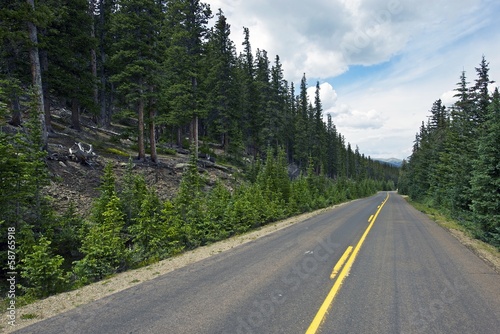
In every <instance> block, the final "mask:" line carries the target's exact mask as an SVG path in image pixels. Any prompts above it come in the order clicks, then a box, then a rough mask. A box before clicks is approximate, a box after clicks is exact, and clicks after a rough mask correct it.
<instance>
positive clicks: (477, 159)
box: [398, 57, 500, 249]
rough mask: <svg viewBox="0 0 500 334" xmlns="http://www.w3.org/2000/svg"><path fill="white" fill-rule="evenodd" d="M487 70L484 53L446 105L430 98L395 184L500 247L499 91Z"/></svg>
mask: <svg viewBox="0 0 500 334" xmlns="http://www.w3.org/2000/svg"><path fill="white" fill-rule="evenodd" d="M488 72H489V64H488V62H487V61H486V59H485V58H484V57H483V59H482V61H481V63H480V64H479V66H478V67H477V68H476V74H477V77H476V79H475V81H474V83H473V85H471V86H469V82H468V81H467V78H466V75H465V72H462V75H461V76H460V81H459V82H458V83H457V88H455V91H456V95H455V97H456V98H457V101H456V102H455V103H454V104H453V105H452V106H451V107H446V106H444V105H443V103H442V101H441V100H437V101H436V102H434V104H433V106H432V109H431V110H430V112H431V115H430V116H429V120H428V121H427V122H426V123H425V122H422V126H421V127H420V131H419V132H418V133H417V135H416V138H415V142H414V146H413V153H412V155H411V156H410V157H409V159H408V161H404V162H403V165H402V169H401V175H400V178H399V183H398V187H399V192H400V193H401V194H406V195H409V196H410V198H411V199H412V201H414V202H419V203H422V204H423V205H425V206H426V207H427V208H433V209H435V210H438V211H439V212H440V213H441V214H442V215H443V216H446V217H451V218H453V220H455V221H456V222H458V224H459V225H460V227H461V229H465V230H466V231H467V232H468V233H470V234H471V235H473V236H474V237H475V238H477V239H480V240H482V241H485V242H488V243H490V244H491V245H493V246H495V247H497V249H500V93H499V91H498V87H497V88H495V90H494V91H493V93H492V92H491V90H490V89H491V85H492V84H493V83H494V81H492V80H491V79H490V78H489V74H488ZM427 210H428V209H427Z"/></svg>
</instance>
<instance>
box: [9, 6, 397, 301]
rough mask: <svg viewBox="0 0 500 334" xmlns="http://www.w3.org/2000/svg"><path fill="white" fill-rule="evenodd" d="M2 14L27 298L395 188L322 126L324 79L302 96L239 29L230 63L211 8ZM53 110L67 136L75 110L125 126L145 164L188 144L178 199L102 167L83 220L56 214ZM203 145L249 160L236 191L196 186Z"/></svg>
mask: <svg viewBox="0 0 500 334" xmlns="http://www.w3.org/2000/svg"><path fill="white" fill-rule="evenodd" d="M0 17H1V20H0V40H1V45H2V48H1V49H0V112H1V115H0V116H1V118H2V120H5V122H9V123H10V125H11V126H10V127H7V126H3V127H2V131H0V159H1V164H0V174H1V175H0V182H1V185H0V212H2V217H1V219H0V222H1V224H0V232H1V233H2V235H7V233H6V231H7V230H8V228H12V227H14V228H15V231H16V240H17V245H18V247H17V248H16V252H17V260H18V261H17V263H16V265H17V267H16V269H17V271H18V272H19V277H18V285H19V287H20V290H19V293H20V294H24V295H25V296H27V297H29V298H39V297H45V296H47V295H49V294H52V293H56V292H59V291H63V290H66V289H70V288H74V287H77V286H80V285H83V284H87V283H90V282H94V281H97V280H99V279H102V278H105V277H108V276H109V275H112V274H114V273H116V272H119V271H123V270H126V269H129V268H135V267H138V266H141V265H144V264H147V263H151V262H154V261H157V260H159V259H163V258H166V257H168V256H172V255H174V254H177V253H179V252H182V251H184V250H187V249H192V248H194V247H198V246H200V245H205V244H208V243H211V242H214V241H217V240H220V239H222V238H226V237H229V236H231V235H234V234H238V233H243V232H245V231H247V230H249V229H251V228H255V227H257V226H260V225H262V224H266V223H269V222H271V221H274V220H277V219H281V218H284V217H288V216H291V215H294V214H298V213H301V212H306V211H310V210H314V209H317V208H321V207H325V206H328V205H331V204H334V203H339V202H342V201H345V200H348V199H353V198H358V197H362V196H367V195H370V194H373V193H374V192H375V191H377V190H391V189H395V188H396V186H397V182H398V169H397V168H396V167H392V166H390V165H387V164H382V163H379V162H376V161H374V160H372V159H371V158H370V157H365V155H364V154H361V153H360V152H359V148H358V147H355V148H354V149H353V148H352V147H351V144H350V143H346V141H345V139H344V137H343V136H342V135H341V134H340V133H338V131H337V129H336V127H335V125H334V123H333V120H332V117H331V115H327V121H326V122H324V120H323V110H322V104H321V99H320V85H319V83H317V84H316V90H315V95H314V97H313V98H312V99H311V98H310V97H309V96H308V94H307V79H306V76H305V74H304V76H303V77H302V80H301V82H300V87H299V89H298V94H296V92H295V87H294V84H293V83H289V82H287V81H286V80H285V79H284V73H283V70H282V65H281V62H280V58H279V56H276V57H275V58H274V61H273V62H272V64H271V61H270V60H269V58H268V55H267V52H266V51H265V50H260V49H258V50H257V51H256V52H255V53H254V52H253V51H252V48H251V45H250V32H249V30H248V29H247V28H244V29H243V33H244V42H243V46H244V50H243V51H242V52H241V53H240V54H239V55H237V54H236V48H235V45H234V43H233V42H232V41H231V39H230V25H229V24H228V23H227V20H226V18H225V16H224V14H223V12H222V11H221V10H219V11H218V13H217V14H216V20H215V24H214V26H213V27H209V26H208V24H209V22H210V20H211V19H212V12H211V9H210V7H209V5H208V4H205V3H202V2H200V1H196V0H170V1H160V0H121V1H118V0H71V1H69V0H39V1H34V0H27V1H14V0H4V1H3V4H2V7H1V8H0ZM27 23H28V24H27ZM55 101H57V102H55ZM56 103H57V104H61V103H62V104H63V105H65V106H66V107H68V108H69V109H71V114H72V117H71V126H72V128H73V129H75V130H81V129H82V126H81V124H80V118H81V115H82V114H87V115H89V116H91V117H92V118H93V120H94V121H95V123H96V124H98V125H99V126H100V127H104V128H105V127H107V126H109V125H110V124H111V121H112V120H114V121H118V120H121V119H130V118H132V119H134V120H135V123H136V124H137V127H136V128H135V131H134V136H135V139H134V141H135V142H136V143H137V158H138V159H139V160H142V161H144V160H146V159H147V160H150V161H153V162H156V161H157V159H158V157H157V152H156V145H161V144H164V143H172V142H173V143H176V144H177V145H188V146H190V147H191V163H190V167H189V169H188V171H187V172H186V173H185V174H184V176H183V180H182V182H181V185H180V188H179V192H178V194H177V195H176V196H175V197H174V198H173V199H171V200H169V201H160V200H159V196H158V194H157V193H156V190H155V188H154V187H149V186H148V185H146V183H145V181H144V179H143V178H142V177H141V176H140V175H139V174H135V173H133V171H132V168H129V170H128V171H127V173H126V175H125V177H124V179H123V180H121V181H118V180H116V177H115V175H113V172H112V169H111V167H110V166H106V168H105V170H104V175H103V178H102V180H101V186H100V188H99V191H100V196H99V197H98V198H96V199H95V201H94V203H93V205H92V211H91V214H90V215H89V216H88V217H81V216H80V215H78V214H77V212H76V209H75V207H74V206H71V207H70V208H69V209H68V210H67V211H66V212H56V211H55V210H54V209H53V206H52V205H51V199H50V198H47V197H46V196H44V192H43V188H44V186H45V185H47V184H48V182H50V181H51V177H50V175H49V173H48V169H47V166H46V161H45V159H46V157H47V151H46V150H47V140H48V139H47V137H48V134H49V133H50V132H51V131H53V130H52V124H51V119H52V115H51V110H53V108H54V106H55V104H56ZM2 125H3V123H2ZM186 137H187V138H188V139H189V140H188V141H187V144H186V143H185V141H186V140H185V139H186ZM199 138H203V139H204V141H203V142H204V143H208V142H218V143H219V144H220V146H221V147H222V148H223V149H224V152H225V155H226V156H227V157H229V158H228V159H231V160H232V161H234V162H235V163H240V164H242V161H243V157H247V156H250V157H252V158H253V159H251V160H252V163H251V164H250V165H248V164H247V165H248V168H247V171H246V175H245V179H246V180H245V182H243V184H242V185H241V186H238V187H237V188H236V189H234V190H233V191H229V189H227V188H226V187H225V186H224V185H223V184H217V185H216V186H215V187H213V188H212V189H210V190H208V191H205V190H203V189H205V188H206V187H205V183H206V182H205V180H204V178H203V177H202V176H200V175H199V173H198V170H197V167H196V158H197V156H198V155H197V151H198V142H199ZM146 152H148V154H146ZM147 155H148V156H147ZM132 163H133V162H131V166H132ZM289 166H297V168H298V170H299V173H298V176H296V177H295V178H294V179H293V180H292V179H291V178H290V177H289V173H288V168H289ZM4 232H5V233H4ZM0 247H1V248H0V261H1V263H2V266H5V264H7V263H8V261H7V259H8V252H7V245H6V244H4V243H2V244H1V246H0ZM4 269H5V267H4ZM4 272H6V271H4ZM2 275H4V274H2ZM2 277H3V276H2ZM2 282H3V283H2V284H4V283H5V282H6V280H5V279H2ZM2 288H3V286H2Z"/></svg>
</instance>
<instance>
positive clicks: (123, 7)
mask: <svg viewBox="0 0 500 334" xmlns="http://www.w3.org/2000/svg"><path fill="white" fill-rule="evenodd" d="M160 9H161V8H160V6H159V5H158V3H157V0H123V1H121V2H120V6H119V7H118V8H117V11H116V12H115V13H114V14H113V17H112V21H111V33H112V34H113V35H114V36H115V38H116V42H115V43H114V44H113V51H112V55H111V60H110V62H111V65H112V68H113V70H114V74H113V75H112V77H111V81H112V82H114V83H116V84H117V90H118V92H119V93H120V94H121V95H122V96H123V101H122V102H123V103H124V106H125V107H129V108H132V109H133V110H136V112H137V119H138V139H137V141H138V159H139V160H145V159H146V151H145V140H144V137H145V136H144V129H145V124H144V122H145V113H146V111H149V120H150V124H149V127H150V131H151V132H153V133H154V126H155V124H154V118H155V115H154V114H155V106H154V104H152V103H151V102H152V101H154V100H155V99H157V98H158V95H159V90H158V80H159V79H158V76H159V75H160V74H161V72H160V57H161V50H162V49H161V43H160V41H159V36H160V34H159V29H160V27H161V20H162V13H161V10H160ZM151 138H152V139H153V140H151V139H150V141H151V144H152V145H151V157H152V160H153V161H155V160H156V151H155V146H154V142H155V138H154V135H151Z"/></svg>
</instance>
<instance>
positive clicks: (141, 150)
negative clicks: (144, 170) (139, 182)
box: [137, 96, 146, 161]
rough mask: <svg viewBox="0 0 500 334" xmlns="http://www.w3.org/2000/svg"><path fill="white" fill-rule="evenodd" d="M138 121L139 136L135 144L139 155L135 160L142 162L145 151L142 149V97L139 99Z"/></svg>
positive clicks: (144, 158) (144, 157)
mask: <svg viewBox="0 0 500 334" xmlns="http://www.w3.org/2000/svg"><path fill="white" fill-rule="evenodd" d="M138 120H139V135H138V138H137V144H138V146H139V155H138V157H137V159H139V160H141V161H144V160H146V150H145V148H144V98H143V97H142V96H141V97H140V98H139V107H138Z"/></svg>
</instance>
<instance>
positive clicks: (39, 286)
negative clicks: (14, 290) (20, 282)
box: [21, 236, 69, 297]
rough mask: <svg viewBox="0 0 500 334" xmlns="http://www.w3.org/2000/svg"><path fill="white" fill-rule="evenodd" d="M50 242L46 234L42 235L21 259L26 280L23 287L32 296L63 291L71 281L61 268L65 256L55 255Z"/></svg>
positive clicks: (22, 275)
mask: <svg viewBox="0 0 500 334" xmlns="http://www.w3.org/2000/svg"><path fill="white" fill-rule="evenodd" d="M50 244H51V242H50V241H49V240H48V239H47V238H46V237H45V236H42V237H40V239H39V240H38V241H37V243H36V245H33V247H32V249H31V250H30V252H29V253H28V254H27V255H26V256H25V257H24V258H22V259H21V263H22V266H21V268H22V270H21V277H22V278H23V279H24V280H25V283H24V284H25V285H24V286H23V287H22V288H23V290H25V293H26V294H27V295H29V296H31V297H47V296H49V295H51V294H54V293H56V292H61V291H62V290H63V289H64V288H65V286H66V284H67V283H68V282H69V279H68V275H66V274H65V273H64V270H63V269H62V268H61V267H62V264H63V262H64V258H63V257H62V256H60V255H54V254H53V252H52V250H51V248H50Z"/></svg>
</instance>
